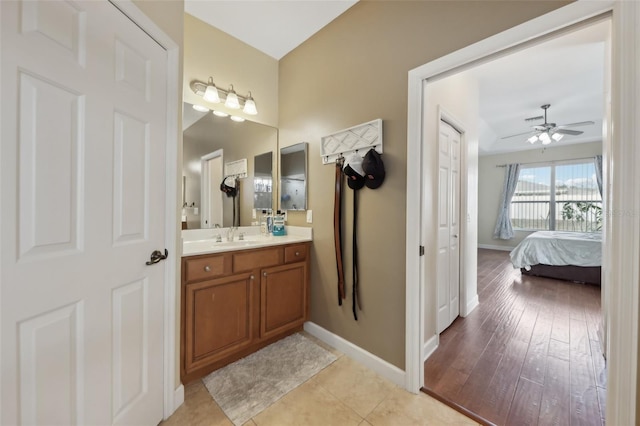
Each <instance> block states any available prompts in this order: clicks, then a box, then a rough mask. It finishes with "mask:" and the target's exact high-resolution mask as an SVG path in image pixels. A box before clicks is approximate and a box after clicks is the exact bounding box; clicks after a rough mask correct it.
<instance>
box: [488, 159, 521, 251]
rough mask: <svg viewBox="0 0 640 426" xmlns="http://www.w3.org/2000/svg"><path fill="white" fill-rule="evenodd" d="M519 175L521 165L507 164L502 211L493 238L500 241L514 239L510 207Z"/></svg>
mask: <svg viewBox="0 0 640 426" xmlns="http://www.w3.org/2000/svg"><path fill="white" fill-rule="evenodd" d="M519 175H520V164H507V166H506V174H505V178H504V187H503V188H502V196H501V198H500V210H499V211H498V220H497V221H496V228H495V229H494V231H493V238H496V239H500V240H510V239H511V238H513V227H512V226H511V214H510V212H509V207H510V206H511V199H512V198H513V194H514V193H515V192H516V185H518V176H519Z"/></svg>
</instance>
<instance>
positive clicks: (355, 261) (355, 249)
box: [352, 191, 362, 321]
mask: <svg viewBox="0 0 640 426" xmlns="http://www.w3.org/2000/svg"><path fill="white" fill-rule="evenodd" d="M357 230H358V191H353V269H352V271H353V318H354V319H355V320H356V321H358V309H357V308H359V307H360V301H359V300H358V237H357ZM360 309H362V308H360Z"/></svg>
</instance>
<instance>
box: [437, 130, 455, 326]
mask: <svg viewBox="0 0 640 426" xmlns="http://www.w3.org/2000/svg"><path fill="white" fill-rule="evenodd" d="M438 135H439V136H438V152H439V155H438V241H437V244H438V250H437V259H436V268H437V277H438V287H437V297H438V314H437V315H438V324H437V331H438V333H441V332H442V331H443V330H444V329H446V328H447V327H449V325H451V323H452V322H453V321H454V320H455V319H456V318H457V317H458V315H459V314H460V301H459V299H460V241H459V239H460V238H459V235H460V133H458V132H457V131H456V130H455V129H454V128H453V127H451V126H450V125H449V124H447V123H445V122H444V121H440V128H439V132H438Z"/></svg>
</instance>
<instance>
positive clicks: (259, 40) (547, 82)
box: [185, 0, 609, 155]
mask: <svg viewBox="0 0 640 426" xmlns="http://www.w3.org/2000/svg"><path fill="white" fill-rule="evenodd" d="M356 1H357V0H320V1H318V0H284V1H282V0H247V1H244V0H215V1H205V0H185V11H186V12H187V13H189V14H191V15H193V16H195V17H197V18H199V19H201V20H203V21H205V22H207V23H208V24H210V25H212V26H214V27H216V28H218V29H220V30H222V31H224V32H226V33H228V34H231V35H232V36H234V37H236V38H238V39H240V40H242V41H244V42H245V43H247V44H249V45H251V46H253V47H255V48H257V49H259V50H261V51H263V52H264V53H266V54H268V55H270V56H272V57H274V58H276V59H280V58H282V57H283V56H284V55H286V54H287V53H288V52H290V51H291V50H293V49H294V48H296V47H297V46H298V45H300V44H301V43H303V42H304V41H305V40H307V39H308V38H309V37H311V36H312V35H313V34H314V33H316V32H317V31H318V30H320V29H321V28H322V27H324V26H325V25H327V24H328V23H329V22H331V21H332V20H334V19H335V18H336V17H337V16H339V15H340V14H342V13H343V12H344V11H346V10H347V9H349V7H351V6H353V5H354V4H355V3H356ZM608 33H609V23H608V21H604V22H600V23H596V24H593V25H591V26H588V27H586V28H583V29H579V30H576V31H573V32H570V33H568V34H565V35H563V36H560V37H557V38H554V39H551V40H549V41H545V42H542V43H539V44H536V45H533V46H531V47H529V48H527V49H524V50H520V51H517V52H515V53H512V54H510V55H506V56H504V57H502V58H499V59H496V60H494V61H492V62H488V63H486V64H482V65H479V66H477V67H474V68H471V69H469V70H467V71H464V72H465V73H468V75H470V76H472V77H473V78H475V79H477V81H478V86H479V90H480V116H481V117H480V118H481V120H480V136H479V145H480V155H483V154H484V155H486V154H494V153H503V152H512V151H521V150H526V149H538V148H539V147H540V145H539V144H536V145H531V144H529V143H528V142H526V139H527V137H528V136H526V135H524V136H516V137H511V138H504V137H505V136H509V135H513V134H517V133H523V132H527V131H528V130H530V126H531V125H533V124H541V123H542V120H540V121H539V122H538V121H536V122H525V120H524V119H525V118H528V117H534V116H539V115H543V111H542V109H540V106H541V105H543V104H551V107H550V108H549V110H548V113H547V115H548V121H549V122H553V123H556V124H558V125H561V124H569V123H576V122H581V121H594V122H595V124H594V125H590V126H583V127H576V128H573V129H574V130H582V131H584V133H583V134H582V135H579V136H570V135H566V136H565V137H564V138H563V139H562V140H561V141H560V142H554V143H553V144H552V145H550V146H554V145H568V144H575V143H586V142H594V141H600V140H602V122H603V116H604V91H605V87H604V78H605V75H604V69H605V66H604V64H605V55H606V52H605V40H606V39H607V36H608ZM195 118H196V117H193V118H192V119H195Z"/></svg>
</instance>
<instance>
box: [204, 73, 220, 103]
mask: <svg viewBox="0 0 640 426" xmlns="http://www.w3.org/2000/svg"><path fill="white" fill-rule="evenodd" d="M202 97H203V98H204V100H205V101H207V102H211V103H214V104H217V103H219V102H220V95H219V94H218V89H217V88H216V85H215V84H213V78H211V77H209V83H207V88H206V89H205V91H204V95H203V96H202Z"/></svg>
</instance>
